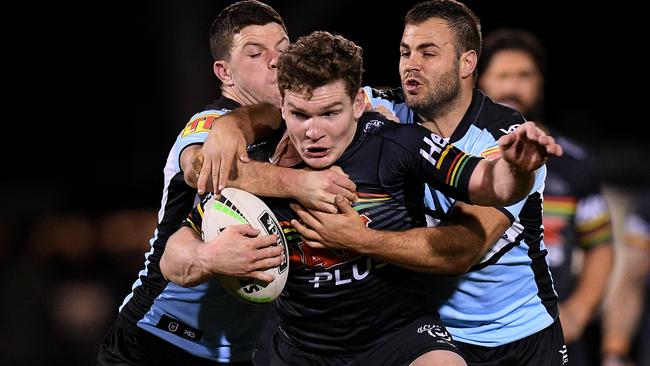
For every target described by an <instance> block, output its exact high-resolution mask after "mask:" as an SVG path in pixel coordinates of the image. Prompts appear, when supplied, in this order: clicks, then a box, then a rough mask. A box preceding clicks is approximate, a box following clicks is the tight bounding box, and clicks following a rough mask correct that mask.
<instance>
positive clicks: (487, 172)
mask: <svg viewBox="0 0 650 366" xmlns="http://www.w3.org/2000/svg"><path fill="white" fill-rule="evenodd" d="M534 182H535V172H525V171H522V170H520V169H517V168H516V167H514V166H513V165H512V164H510V163H508V162H507V161H505V160H504V159H496V160H493V161H489V160H482V161H481V162H480V163H479V164H478V166H477V168H476V170H475V171H474V173H473V174H472V176H471V178H470V183H469V184H470V185H469V191H470V200H471V201H472V203H474V204H477V205H483V206H509V205H510V204H512V203H515V202H517V201H520V200H522V199H523V198H524V197H526V196H527V195H528V194H529V193H530V190H531V189H532V187H533V183H534Z"/></svg>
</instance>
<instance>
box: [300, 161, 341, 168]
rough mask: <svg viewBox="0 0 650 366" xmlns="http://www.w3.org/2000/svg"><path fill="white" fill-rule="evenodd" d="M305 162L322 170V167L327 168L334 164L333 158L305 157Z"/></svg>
mask: <svg viewBox="0 0 650 366" xmlns="http://www.w3.org/2000/svg"><path fill="white" fill-rule="evenodd" d="M303 160H304V162H305V164H307V165H308V166H309V167H310V168H312V169H316V170H320V169H327V168H329V167H330V166H332V164H334V162H333V161H331V159H303Z"/></svg>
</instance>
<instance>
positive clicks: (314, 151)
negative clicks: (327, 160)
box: [304, 146, 330, 159]
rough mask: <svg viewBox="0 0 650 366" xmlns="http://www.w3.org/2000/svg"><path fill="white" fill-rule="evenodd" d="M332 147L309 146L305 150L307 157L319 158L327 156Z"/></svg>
mask: <svg viewBox="0 0 650 366" xmlns="http://www.w3.org/2000/svg"><path fill="white" fill-rule="evenodd" d="M329 151H330V149H328V148H326V147H322V146H308V147H307V148H305V150H304V155H305V158H308V159H318V158H322V157H325V156H326V155H327V154H328V153H329Z"/></svg>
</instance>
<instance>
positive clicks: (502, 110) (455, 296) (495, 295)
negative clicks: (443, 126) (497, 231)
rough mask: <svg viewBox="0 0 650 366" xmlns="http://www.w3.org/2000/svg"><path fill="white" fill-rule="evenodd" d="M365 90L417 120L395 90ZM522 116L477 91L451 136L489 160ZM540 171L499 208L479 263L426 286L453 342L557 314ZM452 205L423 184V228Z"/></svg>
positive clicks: (490, 336) (541, 324)
mask: <svg viewBox="0 0 650 366" xmlns="http://www.w3.org/2000/svg"><path fill="white" fill-rule="evenodd" d="M364 89H365V91H366V95H367V97H368V102H369V103H371V104H372V105H373V106H377V105H384V106H385V107H388V108H389V109H390V110H392V111H394V113H395V114H396V115H397V116H398V117H399V118H400V121H402V123H416V122H417V117H416V116H415V115H414V113H413V112H412V111H411V110H410V109H409V108H408V107H407V106H406V104H405V102H404V99H403V97H402V95H401V92H400V90H394V91H390V92H380V91H377V90H373V89H370V88H368V87H366V88H364ZM524 121H525V120H524V118H523V117H522V116H521V114H520V113H519V112H517V111H515V110H513V109H510V108H508V107H506V106H504V105H501V104H497V103H494V102H493V101H492V100H490V99H489V98H488V97H487V96H486V95H485V94H483V92H481V91H480V90H478V89H475V90H474V93H473V97H472V102H471V105H470V107H469V109H468V110H467V112H466V113H465V116H464V117H463V119H462V120H461V121H460V123H459V125H458V127H456V129H455V130H454V132H453V134H452V135H451V137H450V139H449V140H450V142H451V143H453V144H454V145H455V146H457V147H459V148H460V149H462V150H463V151H465V152H466V153H468V154H472V155H480V156H483V157H486V158H488V159H489V158H491V157H494V156H497V155H498V154H499V151H500V149H499V147H498V144H497V140H498V139H499V137H501V136H503V135H504V134H507V133H509V132H511V131H512V130H514V129H515V128H516V127H517V126H518V125H519V124H521V123H523V122H524ZM545 176H546V168H545V167H542V168H540V169H539V170H538V172H537V174H536V179H535V184H534V187H533V189H532V190H531V192H530V194H529V196H528V197H527V198H526V199H525V200H523V201H520V202H518V203H516V204H514V205H512V206H508V207H500V208H498V209H499V210H500V211H501V212H503V214H504V215H506V216H507V217H508V218H509V219H510V222H511V223H512V225H511V226H510V227H509V228H508V229H507V230H506V232H505V233H504V234H503V236H502V237H501V238H500V239H499V240H498V241H497V242H496V243H495V244H494V246H493V247H492V249H491V250H490V251H489V252H488V253H487V254H486V255H485V256H484V257H483V258H482V260H481V262H480V263H479V264H477V265H475V266H474V267H473V268H472V269H471V270H470V272H468V273H466V274H464V275H462V276H454V277H451V276H434V278H433V279H432V286H433V287H432V290H431V291H432V294H433V296H434V298H435V301H436V303H437V304H438V305H437V309H438V311H439V314H440V317H441V318H442V320H443V322H444V324H445V325H446V326H447V329H448V330H449V331H450V332H451V334H452V335H453V337H454V339H455V340H457V341H461V342H464V343H470V344H475V345H479V346H484V347H496V346H500V345H504V344H507V343H510V342H513V341H516V340H519V339H522V338H524V337H527V336H529V335H531V334H534V333H536V332H538V331H540V330H542V329H544V328H546V327H548V326H549V325H551V324H552V323H553V322H554V321H555V319H557V316H558V309H557V295H556V293H555V290H554V288H553V281H552V279H551V274H550V271H549V267H548V263H547V261H546V258H545V257H546V253H547V251H546V248H545V246H544V242H543V240H542V238H543V226H542V201H543V195H542V192H543V189H544V179H545ZM454 202H455V201H454V200H453V199H451V198H449V197H447V196H445V195H443V194H442V193H440V192H439V191H436V190H435V189H432V188H431V187H428V186H427V187H425V203H426V206H427V207H428V209H429V217H428V218H427V221H428V223H429V225H430V226H434V225H437V224H438V222H439V221H440V220H444V218H445V217H446V214H447V212H448V211H449V210H450V208H451V207H452V206H453V204H454Z"/></svg>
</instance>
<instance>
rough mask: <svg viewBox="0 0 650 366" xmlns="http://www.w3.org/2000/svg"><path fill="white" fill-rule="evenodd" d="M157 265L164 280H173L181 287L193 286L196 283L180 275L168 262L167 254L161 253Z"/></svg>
mask: <svg viewBox="0 0 650 366" xmlns="http://www.w3.org/2000/svg"><path fill="white" fill-rule="evenodd" d="M159 266H160V273H161V274H162V275H163V277H164V278H165V280H167V281H169V282H173V283H175V284H177V285H179V286H182V287H193V286H196V285H197V283H195V282H193V281H192V280H191V279H190V278H189V277H188V276H182V275H180V274H178V273H176V272H175V271H174V270H173V269H172V266H171V264H170V263H169V256H166V255H165V253H163V255H162V257H161V258H160V263H159Z"/></svg>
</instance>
